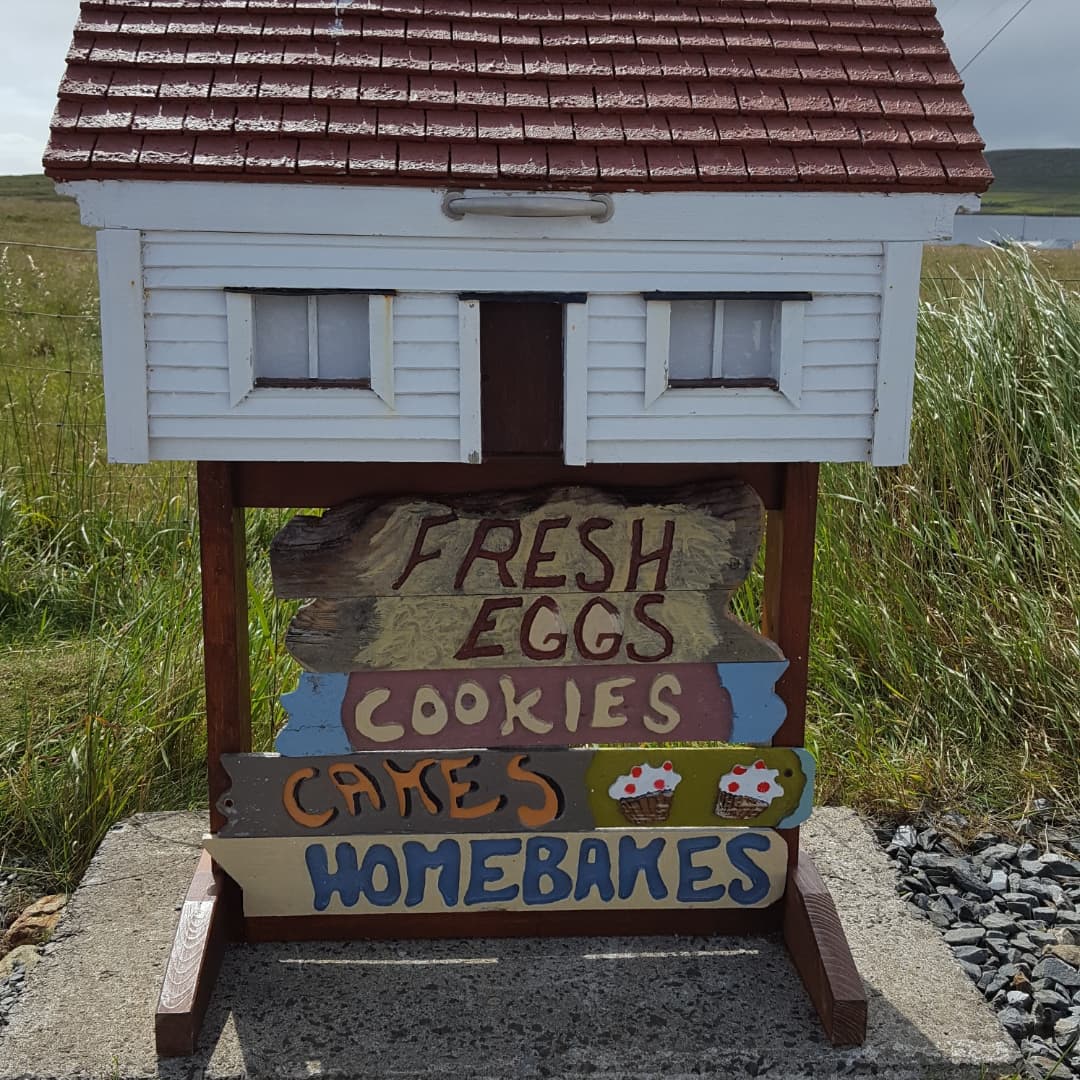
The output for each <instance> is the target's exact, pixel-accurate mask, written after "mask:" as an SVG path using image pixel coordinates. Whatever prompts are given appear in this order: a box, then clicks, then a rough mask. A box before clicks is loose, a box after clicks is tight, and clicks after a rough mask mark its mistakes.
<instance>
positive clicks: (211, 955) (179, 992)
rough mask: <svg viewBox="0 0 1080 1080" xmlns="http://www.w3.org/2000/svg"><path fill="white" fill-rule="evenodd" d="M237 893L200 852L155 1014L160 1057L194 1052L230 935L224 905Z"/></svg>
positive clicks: (155, 1033) (227, 915) (227, 907)
mask: <svg viewBox="0 0 1080 1080" xmlns="http://www.w3.org/2000/svg"><path fill="white" fill-rule="evenodd" d="M235 896H236V888H235V886H234V885H233V884H232V882H230V881H229V880H228V879H227V878H226V877H225V875H224V874H223V873H222V872H221V870H219V869H218V868H217V867H216V866H215V865H214V863H213V861H212V860H211V858H210V856H209V855H208V854H207V853H206V852H205V851H204V852H203V853H202V855H201V856H200V858H199V864H198V867H197V868H196V870H195V876H194V878H192V881H191V887H190V888H189V889H188V892H187V897H186V898H185V900H184V904H183V906H182V907H181V909H180V922H179V923H178V924H177V927H176V937H175V938H174V940H173V947H172V952H171V953H170V954H169V960H168V963H167V964H166V966H165V978H164V980H163V982H162V984H161V996H160V997H159V998H158V1005H157V1012H156V1013H155V1015H154V1038H155V1043H156V1045H157V1052H158V1055H159V1056H160V1057H182V1056H184V1055H187V1054H193V1053H194V1052H195V1045H196V1043H197V1042H198V1039H199V1030H200V1028H201V1027H202V1022H203V1017H204V1016H205V1015H206V1007H207V1005H209V1003H210V994H211V992H212V991H213V988H214V980H215V979H216V978H217V973H218V968H219V967H220V966H221V958H222V956H223V955H224V953H225V946H226V944H227V942H228V939H229V925H228V924H229V921H230V920H229V910H228V909H229V907H230V901H231V899H232V898H235Z"/></svg>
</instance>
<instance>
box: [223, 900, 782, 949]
mask: <svg viewBox="0 0 1080 1080" xmlns="http://www.w3.org/2000/svg"><path fill="white" fill-rule="evenodd" d="M781 908H782V904H781V903H776V904H773V905H772V906H771V907H767V908H757V909H750V910H745V911H735V910H731V909H723V910H712V911H710V910H701V909H694V910H689V911H678V912H674V911H672V910H671V909H656V908H650V909H645V910H641V911H545V912H535V911H488V912H466V913H462V914H458V913H453V914H448V915H443V914H437V915H436V914H427V915H293V916H264V917H261V918H247V919H245V920H244V938H245V940H247V941H355V940H368V941H388V940H394V939H395V938H399V939H403V940H404V939H410V938H411V939H424V938H426V939H433V938H505V937H607V936H611V937H623V936H625V937H638V936H641V937H645V936H658V935H663V934H672V933H675V934H682V935H686V936H690V937H709V936H712V935H714V934H767V933H771V932H772V931H775V930H778V929H780V920H781V915H782V911H781Z"/></svg>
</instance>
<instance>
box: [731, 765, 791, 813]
mask: <svg viewBox="0 0 1080 1080" xmlns="http://www.w3.org/2000/svg"><path fill="white" fill-rule="evenodd" d="M779 773H780V770H779V769H767V768H766V767H765V762H764V761H760V760H758V761H755V762H754V764H753V765H736V766H735V767H734V768H733V769H732V770H731V772H729V773H725V774H724V775H723V776H721V777H720V790H721V791H723V792H726V793H727V794H728V795H744V796H746V797H747V798H750V799H758V800H759V801H760V802H763V803H766V804H771V803H772V801H773V799H776V798H779V797H780V796H781V795H783V794H784V789H783V788H782V787H781V786H780V785H779V784H778V783H777V782H776V778H777V776H778V775H779Z"/></svg>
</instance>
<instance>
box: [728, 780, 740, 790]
mask: <svg viewBox="0 0 1080 1080" xmlns="http://www.w3.org/2000/svg"><path fill="white" fill-rule="evenodd" d="M727 789H728V791H738V790H739V785H738V783H737V782H736V781H734V780H732V781H731V783H730V784H728V786H727Z"/></svg>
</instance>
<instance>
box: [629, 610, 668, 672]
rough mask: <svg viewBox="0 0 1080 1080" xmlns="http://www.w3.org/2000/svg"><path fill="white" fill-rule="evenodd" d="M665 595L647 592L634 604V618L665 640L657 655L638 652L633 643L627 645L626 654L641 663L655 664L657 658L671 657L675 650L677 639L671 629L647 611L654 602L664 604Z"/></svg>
mask: <svg viewBox="0 0 1080 1080" xmlns="http://www.w3.org/2000/svg"><path fill="white" fill-rule="evenodd" d="M663 602H664V597H663V594H662V593H645V594H644V595H643V596H639V597H638V598H637V603H635V604H634V618H635V619H637V621H638V622H639V623H641V625H642V626H644V627H646V628H647V629H649V630H652V631H653V633H655V634H657V635H658V636H659V637H660V638H661V640H662V641H663V642H664V647H663V649H662V650H661V651H660V652H658V653H657V654H656V655H655V656H646V655H645V654H644V653H640V652H638V650H637V648H636V647H635V646H633V645H627V646H626V655H627V656H628V657H629V658H630V659H631V660H636V661H637V662H638V663H639V664H653V663H656V661H657V660H663V659H665V658H666V657H669V656H670V655H671V654H672V652H673V651H674V650H675V639H674V638H673V637H672V636H671V631H670V630H669V629H668V628H667V627H666V626H664V624H663V623H659V622H657V621H656V620H655V619H654V618H652V616H650V615H649V614H648V613H647V612H646V610H645V609H646V608H648V607H651V606H652V605H653V604H663Z"/></svg>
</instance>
